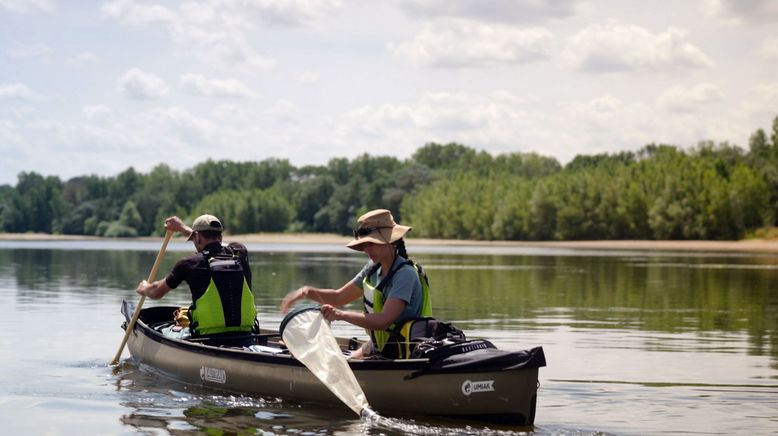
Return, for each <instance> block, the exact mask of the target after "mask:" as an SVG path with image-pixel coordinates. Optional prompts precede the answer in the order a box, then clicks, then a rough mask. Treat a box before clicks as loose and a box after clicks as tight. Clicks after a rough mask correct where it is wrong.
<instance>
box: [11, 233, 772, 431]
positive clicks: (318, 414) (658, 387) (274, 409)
mask: <svg viewBox="0 0 778 436" xmlns="http://www.w3.org/2000/svg"><path fill="white" fill-rule="evenodd" d="M249 248H250V249H251V251H252V269H253V272H254V289H255V291H256V294H257V299H256V303H257V306H258V308H259V311H260V315H259V318H260V322H261V324H262V325H263V326H265V327H276V326H277V325H278V323H279V322H280V320H281V314H280V313H279V312H278V303H279V302H280V300H281V298H282V297H283V295H285V294H286V292H288V291H289V290H291V289H294V288H296V287H298V286H299V285H301V284H305V283H308V284H317V285H323V286H324V285H326V286H340V285H341V284H342V283H344V282H345V281H346V280H348V279H350V278H351V277H352V275H353V274H355V273H356V271H357V270H358V269H359V267H360V266H361V265H362V263H363V262H364V257H362V256H361V255H360V254H359V253H348V252H347V251H348V250H346V249H344V248H343V247H339V246H329V245H308V246H303V245H261V244H257V245H250V246H249ZM409 248H410V251H411V255H412V256H413V257H415V258H416V259H417V260H419V261H420V262H421V263H423V264H424V265H425V267H426V268H427V270H428V272H429V275H430V279H431V282H432V286H433V292H434V294H433V295H434V296H433V305H434V307H435V310H436V315H437V316H438V317H439V318H444V319H447V320H450V321H454V322H455V324H456V325H457V326H459V327H460V328H462V329H464V330H465V331H466V332H467V333H468V336H471V337H485V338H490V339H492V341H493V342H494V343H495V344H496V345H498V346H499V347H501V348H506V349H513V350H519V349H525V348H529V347H532V346H536V345H542V346H543V347H544V350H545V353H546V359H547V361H548V366H547V367H545V368H541V370H540V390H539V392H538V410H537V417H536V422H535V426H534V427H533V428H516V427H499V426H490V427H485V426H484V425H481V424H478V423H473V422H465V421H441V420H431V419H410V418H409V419H391V420H388V421H387V422H385V423H383V424H380V425H373V426H372V427H369V426H367V425H366V424H364V423H362V422H361V421H360V420H359V419H356V417H354V416H353V414H352V413H351V412H350V411H349V410H348V409H346V408H345V407H344V406H341V405H338V404H334V405H333V406H332V407H325V406H317V405H310V404H300V403H296V402H293V401H289V400H285V399H283V398H272V397H267V398H265V397H245V396H230V395H226V394H223V393H219V392H215V391H209V390H203V389H199V388H193V387H191V386H186V385H182V384H179V383H175V382H172V381H169V380H165V379H161V378H158V377H157V376H154V375H150V374H146V373H144V372H142V371H140V370H139V369H138V368H137V367H136V366H135V365H134V364H133V363H132V362H131V361H130V360H129V353H128V352H127V351H125V353H124V355H123V359H122V362H121V364H120V365H118V366H117V367H110V366H109V365H108V362H109V361H110V360H111V359H112V358H113V355H114V354H115V352H116V350H117V348H118V346H119V343H120V341H121V339H122V335H123V331H122V330H121V329H120V327H119V326H120V324H121V322H122V321H123V318H122V316H121V315H120V313H119V305H120V302H121V300H122V299H130V300H132V301H137V295H136V294H135V293H134V291H133V289H134V288H135V286H136V284H137V282H138V281H139V280H141V279H144V278H146V277H147V275H148V273H149V270H150V268H151V265H152V264H153V263H154V259H155V257H156V253H157V250H158V249H159V244H157V243H153V242H134V241H133V242H124V241H119V242H117V241H88V242H67V241H58V242H45V241H43V242H14V241H0V315H1V316H0V329H2V330H1V331H2V333H0V368H2V371H1V372H0V422H2V423H3V424H2V427H3V434H48V435H72V434H92V435H101V434H104V435H116V434H128V435H129V434H153V435H157V434H160V435H165V434H175V435H189V434H306V435H318V434H359V433H362V434H375V435H377V434H404V433H409V434H410V433H413V434H430V435H448V434H479V433H485V432H493V433H501V434H526V433H534V434H539V435H552V434H553V435H556V434H641V435H642V434H678V433H691V434H778V291H777V290H776V279H778V256H774V255H756V254H754V255H749V254H727V253H720V254H710V253H708V254H705V253H672V252H639V251H629V252H628V251H592V250H588V251H585V250H567V249H532V248H521V249H518V248H515V249H508V248H505V247H499V248H488V247H482V248H479V247H470V248H457V247H443V248H441V247H416V246H414V244H413V241H412V240H411V241H410V243H409ZM189 251H191V246H190V245H186V244H184V243H173V244H171V246H170V247H169V249H168V254H167V256H166V257H165V260H164V262H163V265H162V268H161V271H162V272H166V271H167V270H168V269H169V268H170V267H172V265H173V263H174V261H175V260H176V259H177V258H179V257H181V256H182V255H184V254H186V253H187V252H189ZM188 298H189V294H188V291H187V290H186V288H185V287H183V288H181V289H179V290H176V291H173V292H172V293H171V294H169V295H168V296H167V297H166V298H165V299H163V300H161V301H159V302H152V301H151V300H147V303H146V305H147V306H149V305H153V304H186V303H187V302H188ZM333 328H334V329H335V331H336V333H338V334H343V335H349V336H354V335H361V334H362V332H361V330H359V329H355V328H353V327H349V326H348V325H346V324H343V323H334V324H333ZM368 400H369V399H368Z"/></svg>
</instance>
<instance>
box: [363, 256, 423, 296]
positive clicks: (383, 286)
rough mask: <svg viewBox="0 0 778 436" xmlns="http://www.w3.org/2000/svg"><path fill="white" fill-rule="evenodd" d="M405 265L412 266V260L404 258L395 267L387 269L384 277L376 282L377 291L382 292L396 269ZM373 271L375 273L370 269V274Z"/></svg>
mask: <svg viewBox="0 0 778 436" xmlns="http://www.w3.org/2000/svg"><path fill="white" fill-rule="evenodd" d="M405 265H411V266H413V262H412V261H410V260H406V261H405V262H401V263H400V264H399V265H397V268H392V269H391V270H390V271H389V274H387V275H386V277H384V279H383V280H381V282H380V283H378V286H376V289H378V290H379V291H381V292H383V291H384V289H386V286H387V285H389V281H390V280H392V277H393V276H394V273H396V272H397V270H399V269H400V268H402V267H403V266H405ZM378 266H381V265H380V264H379V265H378ZM375 270H376V271H377V270H378V268H375ZM374 273H375V271H371V273H370V275H373V274H374Z"/></svg>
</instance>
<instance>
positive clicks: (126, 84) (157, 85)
mask: <svg viewBox="0 0 778 436" xmlns="http://www.w3.org/2000/svg"><path fill="white" fill-rule="evenodd" d="M119 90H120V91H121V92H122V94H123V95H125V96H127V97H129V98H132V99H138V100H157V99H160V98H162V97H165V96H166V95H167V94H168V87H167V85H166V84H165V81H164V80H162V79H161V78H159V77H157V76H155V75H154V74H151V73H146V72H144V71H142V70H140V69H138V68H133V69H131V70H129V71H127V72H126V73H124V75H123V76H122V77H121V78H120V79H119Z"/></svg>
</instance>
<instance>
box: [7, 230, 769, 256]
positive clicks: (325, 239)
mask: <svg viewBox="0 0 778 436" xmlns="http://www.w3.org/2000/svg"><path fill="white" fill-rule="evenodd" d="M225 236H226V235H225ZM102 239H104V238H99V237H96V236H80V235H49V234H43V233H0V240H6V241H46V240H50V241H67V240H75V241H77V240H82V241H84V240H102ZM135 239H138V240H157V239H159V237H142V238H135ZM182 239H183V238H182ZM229 239H230V240H235V241H240V242H244V243H268V244H335V245H341V244H342V245H345V244H346V243H347V242H349V241H350V240H351V238H350V237H348V236H341V235H336V234H330V233H252V234H246V235H229ZM408 243H409V244H413V245H420V246H472V247H490V246H491V247H538V248H543V247H546V248H574V249H599V250H673V251H676V250H677V251H712V252H713V251H719V252H720V251H732V252H761V253H778V240H775V239H769V240H768V239H745V240H740V241H648V240H617V241H473V240H454V239H424V238H412V237H411V238H408Z"/></svg>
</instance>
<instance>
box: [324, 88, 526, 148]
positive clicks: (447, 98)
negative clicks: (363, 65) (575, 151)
mask: <svg viewBox="0 0 778 436" xmlns="http://www.w3.org/2000/svg"><path fill="white" fill-rule="evenodd" d="M531 105H532V101H531V100H530V99H526V98H519V97H516V96H514V95H513V94H511V93H508V92H505V91H497V92H494V93H492V94H489V95H484V96H477V95H471V94H465V93H450V92H435V93H432V92H430V93H425V94H424V95H422V96H421V97H420V98H419V100H418V101H417V102H416V103H415V104H413V105H407V104H384V105H379V106H374V105H373V106H363V107H360V108H357V109H355V110H353V111H351V112H349V113H348V114H346V115H345V116H344V117H343V118H342V119H341V120H340V122H339V124H338V126H337V129H336V131H337V139H336V141H337V142H338V143H339V144H359V146H360V147H363V148H364V151H370V150H372V152H373V153H374V150H375V147H377V146H379V145H376V144H380V146H385V147H389V148H387V149H397V151H399V154H401V155H402V154H404V155H406V156H407V155H410V154H411V153H412V152H413V151H414V150H415V149H416V148H418V147H419V146H420V145H421V144H424V143H426V142H430V141H434V142H441V143H446V142H451V141H455V142H460V143H465V144H468V145H469V146H473V147H479V146H480V147H483V146H487V145H488V146H489V148H490V149H491V150H492V151H493V152H500V151H509V150H511V151H520V150H522V149H526V146H527V145H528V142H527V141H528V139H529V138H530V135H527V131H529V130H534V129H537V126H538V125H540V124H534V123H535V122H537V121H538V120H536V119H535V120H533V119H532V118H533V117H532V116H528V114H527V112H526V109H527V108H528V107H530V106H531Z"/></svg>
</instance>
